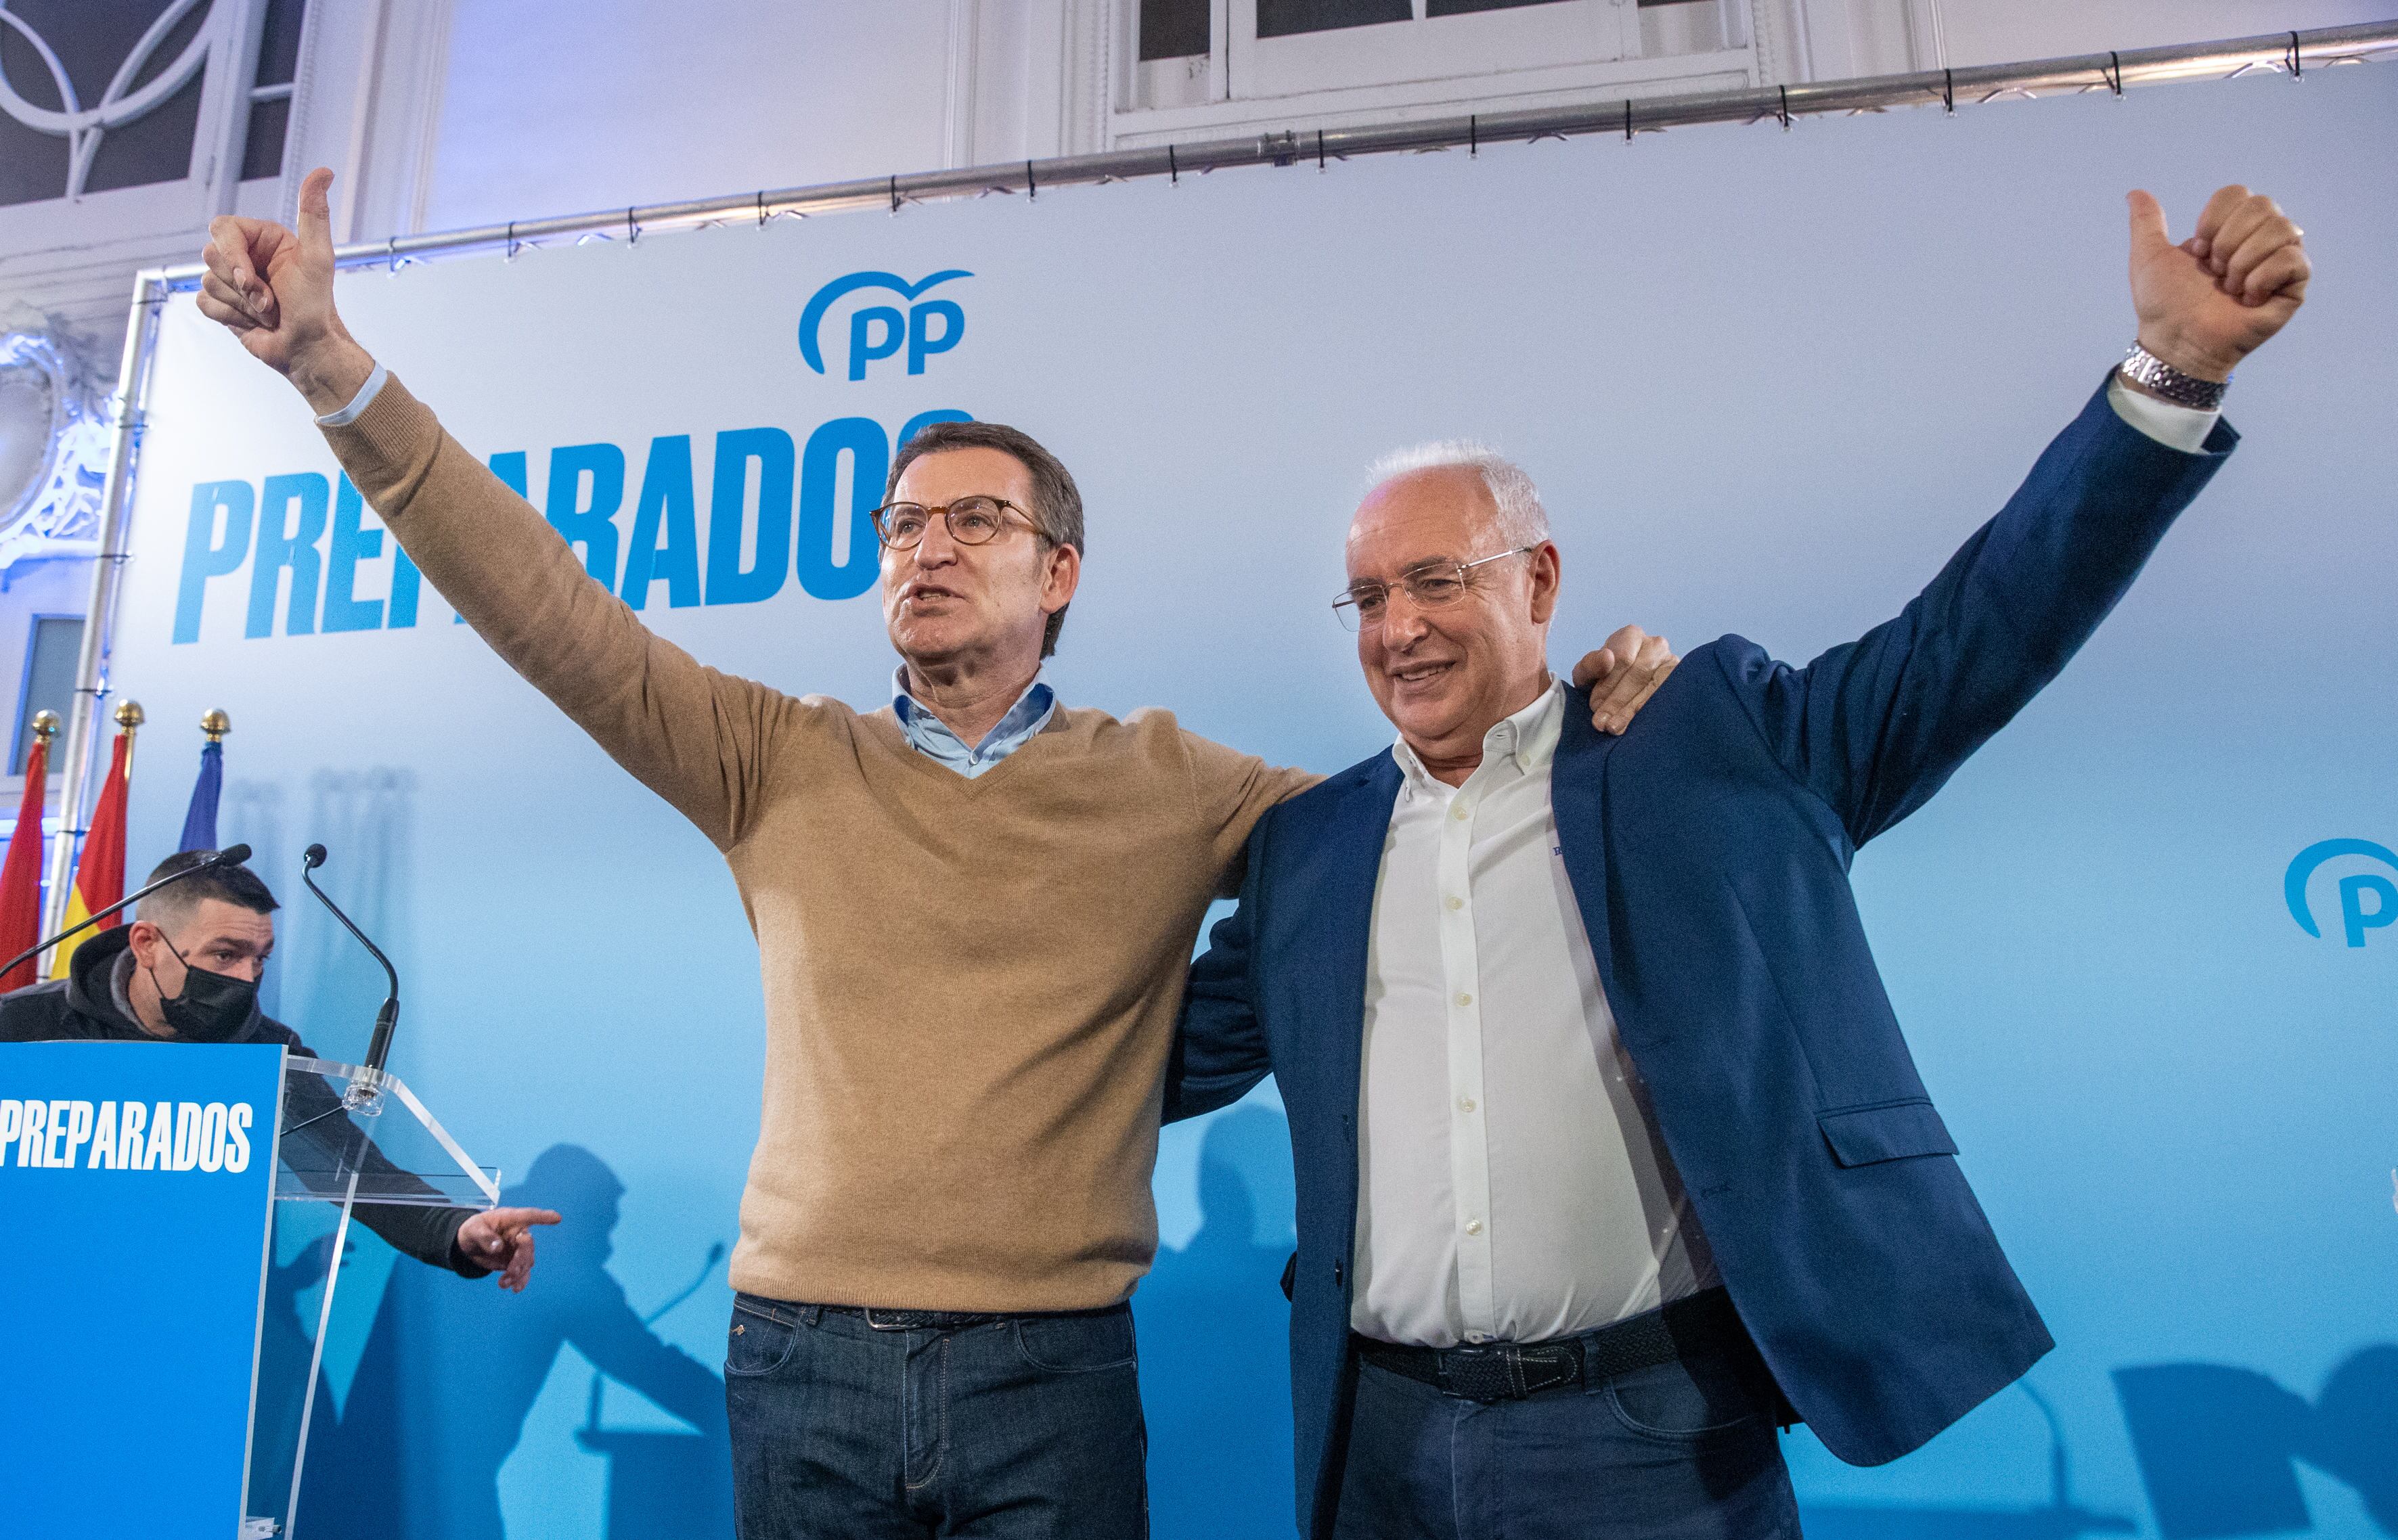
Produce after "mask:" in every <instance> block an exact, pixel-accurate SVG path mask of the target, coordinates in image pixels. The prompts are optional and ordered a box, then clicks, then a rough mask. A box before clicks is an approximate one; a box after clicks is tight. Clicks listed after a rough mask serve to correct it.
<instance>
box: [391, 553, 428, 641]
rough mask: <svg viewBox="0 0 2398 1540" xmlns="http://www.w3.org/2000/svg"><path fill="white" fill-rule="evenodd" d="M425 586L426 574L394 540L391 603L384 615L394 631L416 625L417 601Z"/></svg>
mask: <svg viewBox="0 0 2398 1540" xmlns="http://www.w3.org/2000/svg"><path fill="white" fill-rule="evenodd" d="M423 592H424V573H422V572H419V571H418V570H417V569H416V563H414V562H412V561H411V560H409V559H408V553H407V552H405V551H403V550H401V549H400V548H399V542H397V541H394V542H392V545H391V604H390V606H389V609H388V612H387V613H385V615H384V621H383V623H384V626H385V627H386V628H388V629H390V630H394V631H397V630H402V629H404V628H406V627H408V626H411V625H414V624H415V623H416V601H417V599H418V598H419V597H420V596H422V594H423Z"/></svg>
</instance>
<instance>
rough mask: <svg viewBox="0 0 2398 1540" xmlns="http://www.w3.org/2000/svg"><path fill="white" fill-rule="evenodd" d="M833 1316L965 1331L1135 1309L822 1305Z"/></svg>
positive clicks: (892, 1328)
mask: <svg viewBox="0 0 2398 1540" xmlns="http://www.w3.org/2000/svg"><path fill="white" fill-rule="evenodd" d="M821 1308H822V1309H823V1310H824V1312H825V1314H827V1315H830V1316H855V1317H856V1318H857V1319H860V1320H863V1321H864V1322H866V1324H867V1325H869V1326H871V1327H872V1328H874V1329H875V1330H876V1331H878V1332H963V1331H964V1330H965V1329H966V1328H967V1327H970V1326H988V1325H990V1323H991V1322H992V1321H995V1320H1029V1319H1046V1318H1049V1317H1053V1316H1104V1315H1111V1314H1112V1313H1114V1312H1115V1311H1118V1310H1128V1309H1130V1308H1132V1306H1129V1305H1103V1306H1100V1307H1099V1308H1098V1309H1096V1310H1008V1311H979V1312H977V1311H967V1310H884V1309H880V1308H877V1307H875V1306H867V1305H827V1306H822V1307H821Z"/></svg>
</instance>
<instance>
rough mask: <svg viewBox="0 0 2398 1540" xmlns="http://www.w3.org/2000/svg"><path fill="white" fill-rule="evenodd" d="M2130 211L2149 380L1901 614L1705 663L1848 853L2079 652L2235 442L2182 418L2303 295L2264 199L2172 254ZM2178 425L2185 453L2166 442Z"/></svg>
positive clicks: (2142, 213)
mask: <svg viewBox="0 0 2398 1540" xmlns="http://www.w3.org/2000/svg"><path fill="white" fill-rule="evenodd" d="M2130 202H2131V214H2132V242H2131V244H2132V261H2131V276H2132V297H2133V305H2134V309H2135V313H2136V315H2137V316H2138V320H2139V341H2140V344H2141V347H2142V348H2143V349H2144V350H2145V351H2146V352H2147V353H2148V354H2149V355H2151V356H2152V357H2153V358H2154V359H2156V360H2158V361H2160V362H2162V365H2164V366H2166V371H2165V372H2163V373H2162V375H2160V376H2157V377H2156V379H2157V383H2156V384H2154V385H2150V384H2140V383H2135V382H2132V381H2130V380H2128V379H2125V378H2122V377H2121V376H2112V377H2110V380H2109V382H2108V385H2107V386H2106V387H2104V388H2102V389H2101V390H2100V391H2099V393H2098V395H2096V396H2095V397H2094V398H2093V399H2092V401H2091V402H2090V404H2089V406H2088V407H2087V408H2084V409H2083V411H2082V413H2081V417H2080V418H2079V419H2077V420H2076V421H2075V422H2073V424H2072V425H2071V426H2069V427H2068V428H2067V429H2066V430H2065V432H2064V433H2063V434H2061V435H2058V437H2057V438H2056V440H2055V441H2054V443H2052V444H2051V445H2050V446H2049V448H2048V449H2047V451H2046V452H2045V453H2044V454H2042V455H2041V458H2040V461H2039V462H2038V463H2037V464H2036V465H2035V466H2034V467H2033V468H2032V472H2031V475H2030V476H2029V477H2028V478H2027V479H2026V481H2025V482H2024V484H2023V486H2022V488H2021V489H2018V490H2017V491H2016V492H2015V494H2014V497H2013V498H2011V499H2009V500H2008V502H2007V505H2006V506H2005V508H2004V509H2002V510H2001V512H2000V513H1999V515H1998V516H1997V517H1995V518H1993V519H1992V520H1991V521H1990V522H1989V523H1987V524H1986V525H1984V526H1983V527H1982V528H1981V529H1977V530H1975V531H1974V535H1973V536H1972V538H1971V539H1969V540H1968V541H1966V542H1965V544H1964V546H1963V548H1962V549H1961V550H1960V551H1959V552H1958V553H1957V555H1956V556H1954V557H1952V558H1951V559H1950V560H1949V562H1948V564H1947V567H1945V568H1944V569H1942V570H1941V572H1940V574H1939V576H1937V577H1936V578H1934V579H1933V581H1932V583H1931V585H1930V586H1929V587H1927V588H1925V589H1924V591H1923V592H1922V593H1921V594H1920V595H1919V596H1917V597H1916V598H1915V600H1914V601H1913V602H1912V603H1910V604H1909V605H1907V607H1906V609H1904V610H1902V611H1901V612H1900V613H1899V615H1898V616H1897V618H1895V619H1893V620H1892V621H1889V622H1886V623H1883V624H1881V625H1879V626H1876V627H1875V628H1874V629H1873V630H1871V631H1869V632H1867V633H1866V635H1865V636H1862V637H1860V638H1859V639H1858V640H1856V641H1854V642H1851V643H1846V644H1844V645H1842V646H1839V647H1836V648H1833V649H1831V650H1829V651H1827V652H1825V654H1824V655H1823V656H1822V657H1820V658H1817V659H1816V660H1815V661H1814V662H1813V663H1809V664H1808V665H1806V666H1805V667H1804V668H1792V667H1790V666H1789V665H1787V664H1784V663H1775V662H1773V661H1772V659H1770V658H1768V657H1766V656H1765V654H1764V653H1763V652H1761V651H1760V650H1758V649H1756V648H1754V647H1750V646H1746V645H1745V644H1741V645H1735V646H1731V647H1728V648H1725V649H1720V650H1719V652H1718V662H1719V663H1721V665H1722V666H1723V667H1724V668H1725V669H1726V670H1727V671H1728V672H1729V673H1730V674H1731V678H1732V683H1733V685H1734V688H1735V690H1737V691H1738V692H1739V693H1740V694H1741V695H1742V697H1743V698H1744V700H1745V701H1746V702H1747V703H1748V704H1749V707H1750V710H1751V712H1752V715H1753V716H1754V718H1755V720H1756V721H1757V724H1758V730H1759V731H1760V732H1761V733H1762V734H1763V736H1764V737H1765V739H1766V742H1767V743H1768V745H1769V746H1770V747H1771V748H1772V750H1773V752H1774V754H1775V755H1776V757H1779V758H1780V759H1781V760H1782V762H1783V764H1784V765H1785V767H1786V768H1788V770H1790V772H1791V773H1792V774H1793V775H1794V776H1796V777H1797V778H1798V779H1799V780H1800V781H1801V782H1803V783H1806V784H1807V785H1808V786H1810V787H1811V788H1812V789H1813V790H1814V791H1815V792H1816V793H1817V794H1818V795H1819V796H1821V797H1823V798H1824V799H1825V802H1826V803H1828V804H1829V805H1830V806H1831V808H1832V809H1833V810H1834V811H1835V812H1837V813H1838V814H1839V818H1840V820H1841V823H1842V824H1843V825H1844V826H1845V827H1846V828H1847V830H1848V833H1849V837H1850V838H1851V839H1852V840H1853V841H1855V842H1856V843H1859V844H1862V843H1863V842H1865V841H1866V840H1867V839H1869V838H1871V837H1874V836H1875V835H1877V834H1879V833H1880V832H1882V831H1883V830H1884V829H1887V828H1889V827H1890V826H1891V825H1892V824H1895V823H1897V822H1898V821H1899V820H1900V819H1902V818H1904V817H1906V815H1907V814H1908V813H1909V812H1911V811H1913V810H1915V809H1916V808H1918V807H1920V806H1921V805H1922V803H1923V801H1924V800H1925V799H1926V798H1927V797H1930V796H1931V795H1932V794H1933V792H1934V791H1937V790H1938V789H1939V788H1940V786H1941V784H1942V783H1944V782H1946V781H1947V778H1948V776H1949V774H1950V773H1951V772H1953V771H1954V770H1956V768H1957V767H1958V766H1959V765H1960V764H1961V763H1962V762H1963V761H1964V759H1965V757H1967V756H1968V755H1970V754H1972V753H1973V752H1974V749H1976V748H1978V747H1980V746H1981V744H1982V743H1984V742H1986V741H1987V739H1988V738H1989V736H1990V735H1991V734H1992V733H1994V732H1996V731H1997V730H1999V729H2000V728H2001V727H2002V726H2004V725H2005V724H2006V722H2007V721H2008V720H2009V719H2010V718H2011V717H2013V716H2014V714H2015V713H2016V712H2017V711H2019V710H2021V709H2022V708H2023V706H2024V705H2025V703H2028V701H2029V700H2030V699H2031V698H2032V696H2033V695H2034V694H2036V693H2037V692H2038V691H2039V690H2041V687H2043V686H2045V685H2046V684H2047V683H2048V682H2049V680H2051V679H2053V678H2054V677H2055V676H2056V674H2057V672H2058V671H2059V670H2060V669H2062V668H2063V667H2064V666H2065V663H2066V661H2067V660H2068V659H2069V658H2070V657H2072V655H2073V654H2074V652H2075V651H2076V650H2077V649H2079V648H2080V647H2081V644H2082V643H2083V642H2084V641H2086V640H2088V639H2089V637H2090V635H2091V634H2092V633H2093V632H2094V631H2095V630H2096V629H2097V627H2098V623H2099V622H2101V621H2102V620H2104V619H2105V618H2106V616H2107V614H2108V611H2109V610H2110V609H2113V608H2114V606H2115V603H2116V601H2117V600H2119V599H2120V598H2122V596H2123V593H2124V591H2125V590H2126V589H2128V588H2129V587H2130V586H2131V583H2132V580H2133V579H2134V578H2135V577H2136V576H2137V575H2138V573H2139V570H2140V568H2141V566H2142V565H2143V564H2144V563H2145V562H2146V561H2147V560H2148V558H2149V553H2150V552H2152V551H2153V550H2154V549H2155V548H2156V544H2157V542H2159V541H2160V540H2162V538H2163V536H2164V532H2165V530H2166V529H2168V528H2169V527H2170V526H2171V525H2172V523H2173V520H2174V519H2175V517H2176V516H2178V515H2179V514H2180V512H2181V511H2182V509H2183V508H2185V507H2186V506H2188V505H2189V501H2190V500H2191V499H2192V498H2193V497H2195V496H2196V495H2197V494H2198V492H2199V490H2200V489H2201V488H2203V486H2204V485H2205V484H2206V482H2207V481H2208V479H2210V478H2211V477H2212V476H2213V475H2214V474H2215V472H2216V468H2217V467H2218V466H2219V465H2220V464H2221V462H2222V461H2223V459H2224V458H2225V457H2226V456H2227V455H2228V454H2229V453H2230V449H2231V448H2232V446H2233V445H2234V444H2235V443H2236V442H2237V441H2238V435H2236V434H2234V433H2232V432H2231V430H2230V428H2229V427H2228V426H2226V425H2224V424H2222V423H2221V422H2216V421H2215V420H2214V419H2213V417H2212V415H2211V411H2210V412H2202V411H2200V410H2197V409H2193V406H2194V404H2196V403H2201V402H2203V401H2204V400H2205V399H2206V397H2207V395H2208V394H2209V391H2208V388H2207V387H2208V386H2210V385H2219V384H2220V383H2221V382H2225V381H2228V380H2229V379H2230V374H2231V370H2232V368H2233V367H2234V366H2235V365H2237V364H2238V363H2239V362H2240V361H2241V360H2242V359H2243V358H2244V357H2245V356H2246V355H2248V354H2249V353H2250V352H2253V351H2254V350H2255V349H2256V348H2257V346H2258V345H2259V344H2261V343H2262V342H2264V341H2266V340H2267V339H2268V338H2270V337H2271V336H2272V335H2273V333H2274V332H2276V331H2278V330H2280V329H2281V328H2282V326H2283V324H2284V323H2285V322H2287V321H2288V319H2289V318H2290V316H2291V315H2293V314H2295V313H2296V312H2297V308H2298V305H2299V303H2300V302H2301V301H2302V300H2303V299H2304V297H2305V291H2306V285H2307V280H2308V276H2309V268H2308V264H2307V258H2306V252H2305V249H2304V248H2303V246H2302V245H2301V244H2300V239H2299V232H2298V230H2297V226H2295V225H2293V224H2292V223H2291V222H2290V221H2288V219H2287V218H2285V217H2284V216H2283V214H2282V212H2281V210H2280V209H2279V208H2276V207H2275V206H2274V205H2273V203H2272V201H2271V200H2270V199H2269V198H2264V197H2260V196H2257V195H2256V194H2250V193H2249V192H2248V190H2247V189H2245V188H2243V187H2227V188H2225V189H2223V190H2222V191H2221V192H2219V193H2217V194H2216V195H2215V198H2214V200H2213V201H2212V202H2210V203H2209V204H2208V205H2207V207H2206V211H2205V213H2204V214H2203V215H2202V216H2201V218H2200V221H2199V225H2198V230H2197V233H2196V234H2193V235H2192V236H2191V237H2190V238H2189V240H2188V241H2185V242H2183V243H2182V244H2181V245H2179V246H2176V245H2174V244H2173V243H2172V242H2171V241H2170V240H2169V239H2168V237H2167V234H2166V230H2165V222H2164V215H2163V213H2162V210H2161V209H2160V208H2158V207H2157V203H2156V200H2155V199H2154V198H2151V197H2150V196H2149V194H2146V193H2134V194H2131V199H2130ZM2134 392H2136V393H2138V394H2139V395H2142V396H2144V397H2159V398H2160V399H2154V400H2148V399H2143V400H2132V399H2127V398H2126V394H2127V393H2134ZM2214 394H2219V392H2216V393H2214ZM2176 417H2178V419H2179V421H2178V422H2176V421H2174V419H2176ZM2176 429H2178V430H2181V431H2185V432H2189V437H2190V439H2191V441H2193V443H2194V446H2195V447H2194V448H2192V449H2185V448H2182V447H2178V446H2176V445H2174V444H2171V443H2168V442H2165V441H2164V439H2165V438H2167V437H2169V436H2170V435H2171V434H2172V433H2173V432H2174V431H2176ZM2191 430H2195V431H2191ZM2201 438H2203V444H2197V443H2195V441H2196V440H2198V439H2201Z"/></svg>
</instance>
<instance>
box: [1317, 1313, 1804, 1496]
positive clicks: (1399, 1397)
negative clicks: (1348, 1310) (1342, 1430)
mask: <svg viewBox="0 0 2398 1540" xmlns="http://www.w3.org/2000/svg"><path fill="white" fill-rule="evenodd" d="M1759 1373H1762V1366H1761V1365H1758V1364H1755V1363H1754V1360H1748V1361H1745V1362H1744V1361H1742V1359H1738V1358H1716V1357H1708V1358H1702V1359H1691V1360H1690V1361H1689V1362H1686V1363H1667V1364H1660V1365H1658V1366H1657V1367H1655V1368H1652V1369H1642V1370H1637V1371H1634V1372H1633V1373H1626V1374H1618V1375H1616V1376H1614V1377H1613V1378H1611V1379H1609V1380H1606V1381H1603V1382H1601V1383H1599V1384H1597V1385H1595V1386H1586V1387H1580V1388H1572V1389H1566V1388H1560V1389H1557V1390H1553V1391H1550V1392H1548V1393H1546V1394H1544V1395H1537V1396H1532V1397H1529V1398H1528V1399H1523V1400H1517V1401H1493V1402H1489V1403H1487V1404H1486V1403H1481V1402H1476V1401H1468V1400H1460V1399H1457V1398H1455V1397H1453V1396H1445V1395H1443V1394H1441V1392H1440V1391H1439V1390H1437V1389H1435V1388H1434V1387H1433V1386H1428V1385H1422V1384H1419V1383H1418V1382H1416V1381H1414V1380H1411V1379H1408V1378H1407V1377H1406V1376H1404V1375H1401V1374H1394V1373H1391V1372H1390V1371H1389V1370H1387V1369H1379V1368H1376V1367H1375V1366H1374V1365H1372V1364H1369V1363H1361V1364H1359V1365H1358V1367H1357V1399H1356V1404H1355V1408H1354V1412H1353V1413H1352V1414H1351V1417H1350V1424H1349V1448H1348V1455H1347V1460H1346V1463H1345V1465H1344V1466H1343V1467H1342V1475H1341V1485H1340V1517H1339V1519H1338V1520H1336V1522H1335V1524H1334V1526H1333V1534H1334V1536H1335V1540H1798V1535H1799V1507H1798V1502H1797V1499H1796V1498H1795V1497H1794V1496H1793V1495H1792V1493H1791V1491H1790V1474H1789V1471H1788V1470H1787V1468H1786V1467H1785V1466H1784V1465H1783V1463H1782V1447H1781V1444H1780V1443H1779V1442H1778V1441H1777V1440H1778V1439H1779V1437H1780V1435H1779V1433H1778V1431H1777V1429H1776V1428H1775V1426H1774V1422H1773V1416H1772V1409H1773V1407H1774V1404H1775V1403H1774V1401H1773V1392H1772V1388H1771V1386H1770V1384H1765V1383H1761V1382H1760V1381H1759V1379H1758V1374H1759Z"/></svg>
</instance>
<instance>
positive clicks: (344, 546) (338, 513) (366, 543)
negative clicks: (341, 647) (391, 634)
mask: <svg viewBox="0 0 2398 1540" xmlns="http://www.w3.org/2000/svg"><path fill="white" fill-rule="evenodd" d="M365 512H366V499H364V498H362V497H360V496H359V495H358V489H357V488H356V487H355V486H352V485H351V483H350V478H349V477H348V476H346V475H345V476H344V477H342V479H341V480H340V482H338V483H337V484H336V485H335V486H334V488H333V538H332V540H331V541H330V542H328V543H327V545H326V547H325V629H326V630H327V631H373V630H376V629H378V628H379V627H381V626H382V624H383V600H381V599H361V598H359V597H357V580H358V563H360V562H362V561H373V560H375V559H376V558H377V557H379V556H382V555H383V531H382V530H381V529H367V528H365V526H364V522H363V516H364V515H365Z"/></svg>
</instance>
